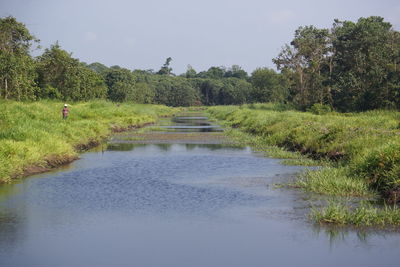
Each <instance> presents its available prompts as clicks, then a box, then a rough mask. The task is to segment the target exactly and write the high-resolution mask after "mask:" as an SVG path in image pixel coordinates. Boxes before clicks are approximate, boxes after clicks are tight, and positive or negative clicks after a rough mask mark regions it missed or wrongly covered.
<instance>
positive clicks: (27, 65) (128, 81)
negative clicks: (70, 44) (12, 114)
mask: <svg viewBox="0 0 400 267" xmlns="http://www.w3.org/2000/svg"><path fill="white" fill-rule="evenodd" d="M38 43H39V40H38V39H36V38H35V37H34V36H33V35H31V33H30V32H29V30H28V29H27V28H26V27H25V25H24V24H22V23H20V22H18V21H17V20H16V19H15V18H13V17H6V18H1V19H0V97H1V98H3V99H15V100H20V101H22V100H38V99H59V100H65V101H82V100H83V101H85V100H90V99H96V98H105V99H109V100H111V101H115V102H134V103H155V104H165V105H169V106H191V105H225V104H242V103H247V102H254V101H259V100H260V98H259V96H261V95H262V93H259V92H257V90H256V89H255V88H254V87H253V85H252V83H251V77H249V76H248V74H247V73H246V72H245V71H244V70H242V69H241V68H240V67H239V66H237V65H234V66H232V67H231V68H225V67H211V68H210V69H208V70H207V71H203V72H199V73H197V72H196V71H195V70H194V69H193V68H191V67H190V66H189V67H188V70H187V72H186V73H184V74H182V75H180V76H176V75H175V74H173V73H172V68H171V67H170V63H171V61H172V59H171V58H167V60H166V62H165V64H164V65H163V66H162V67H161V68H160V70H159V71H157V72H155V71H152V70H134V71H131V70H128V69H125V68H121V67H119V66H112V67H107V66H105V65H103V64H101V63H98V62H96V63H92V64H86V63H84V62H80V61H79V60H78V59H75V58H73V57H72V55H71V53H68V52H67V51H65V50H63V49H62V48H61V47H60V45H59V44H58V43H55V44H54V45H52V46H51V47H50V48H47V49H45V50H44V52H43V54H42V55H40V56H38V57H35V58H33V57H32V56H31V55H30V51H31V49H32V47H34V46H35V45H37V44H38ZM258 72H265V73H266V74H267V75H269V76H271V77H276V79H278V78H277V77H279V76H280V75H279V74H278V73H276V72H275V71H273V70H268V69H260V70H258ZM264 100H265V101H266V100H267V99H264Z"/></svg>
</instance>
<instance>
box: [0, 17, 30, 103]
mask: <svg viewBox="0 0 400 267" xmlns="http://www.w3.org/2000/svg"><path fill="white" fill-rule="evenodd" d="M33 42H37V39H35V37H34V36H33V35H31V34H30V33H29V31H28V29H27V28H26V27H25V25H24V24H22V23H20V22H18V21H17V20H16V19H15V18H13V17H6V18H0V98H4V99H17V100H28V99H34V98H35V91H36V90H37V87H36V84H35V82H34V80H35V78H36V72H35V62H34V61H33V59H32V58H31V56H30V55H29V49H30V48H31V46H32V43H33Z"/></svg>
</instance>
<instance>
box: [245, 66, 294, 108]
mask: <svg viewBox="0 0 400 267" xmlns="http://www.w3.org/2000/svg"><path fill="white" fill-rule="evenodd" d="M250 81H251V83H252V85H253V90H252V93H251V99H252V101H253V102H284V101H285V100H287V98H288V94H289V91H288V88H287V84H286V82H285V78H284V77H283V75H282V74H279V73H276V72H275V71H274V70H273V69H268V68H258V69H256V70H255V71H253V73H252V74H251V78H250Z"/></svg>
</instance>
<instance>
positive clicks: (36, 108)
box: [0, 101, 174, 183]
mask: <svg viewBox="0 0 400 267" xmlns="http://www.w3.org/2000/svg"><path fill="white" fill-rule="evenodd" d="M63 104H64V103H60V102H52V101H39V102H32V103H21V102H14V101H0V107H1V108H0V162H1V164H0V182H2V183H5V182H9V181H10V180H11V179H12V178H15V177H21V176H25V175H28V174H32V173H36V172H41V171H44V170H46V169H48V168H52V167H55V166H58V165H61V164H64V163H68V162H70V161H72V160H73V159H76V158H77V156H78V152H79V151H80V150H83V149H86V148H89V147H91V146H94V145H96V144H98V143H99V142H101V140H103V139H104V138H105V137H106V136H107V135H109V134H110V132H111V131H121V130H124V129H127V128H129V127H140V126H142V125H144V124H147V123H152V122H154V121H155V120H156V119H157V117H159V116H167V115H171V114H173V113H174V109H172V108H168V107H165V106H158V105H138V104H120V105H116V104H113V103H110V102H106V101H94V102H86V103H75V104H71V105H70V116H69V118H68V119H67V120H63V119H62V115H61V109H62V107H63Z"/></svg>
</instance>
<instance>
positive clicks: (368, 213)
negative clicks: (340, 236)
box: [311, 202, 400, 227]
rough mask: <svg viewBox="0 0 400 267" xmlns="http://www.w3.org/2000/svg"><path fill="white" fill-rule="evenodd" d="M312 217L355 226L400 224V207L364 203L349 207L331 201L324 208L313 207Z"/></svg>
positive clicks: (322, 220) (316, 219) (326, 221)
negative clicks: (375, 205) (374, 205)
mask: <svg viewBox="0 0 400 267" xmlns="http://www.w3.org/2000/svg"><path fill="white" fill-rule="evenodd" d="M311 218H312V219H313V220H314V221H315V222H317V223H320V224H338V225H353V226H375V227H376V226H378V227H384V226H399V225H400V209H399V208H398V207H397V206H385V207H384V208H383V209H379V208H377V207H373V206H372V205H371V204H368V203H362V204H361V205H360V206H358V207H355V208H349V207H347V206H345V205H344V204H341V203H335V202H331V203H329V205H328V206H327V207H325V208H322V209H315V208H314V209H313V211H312V213H311Z"/></svg>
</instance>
